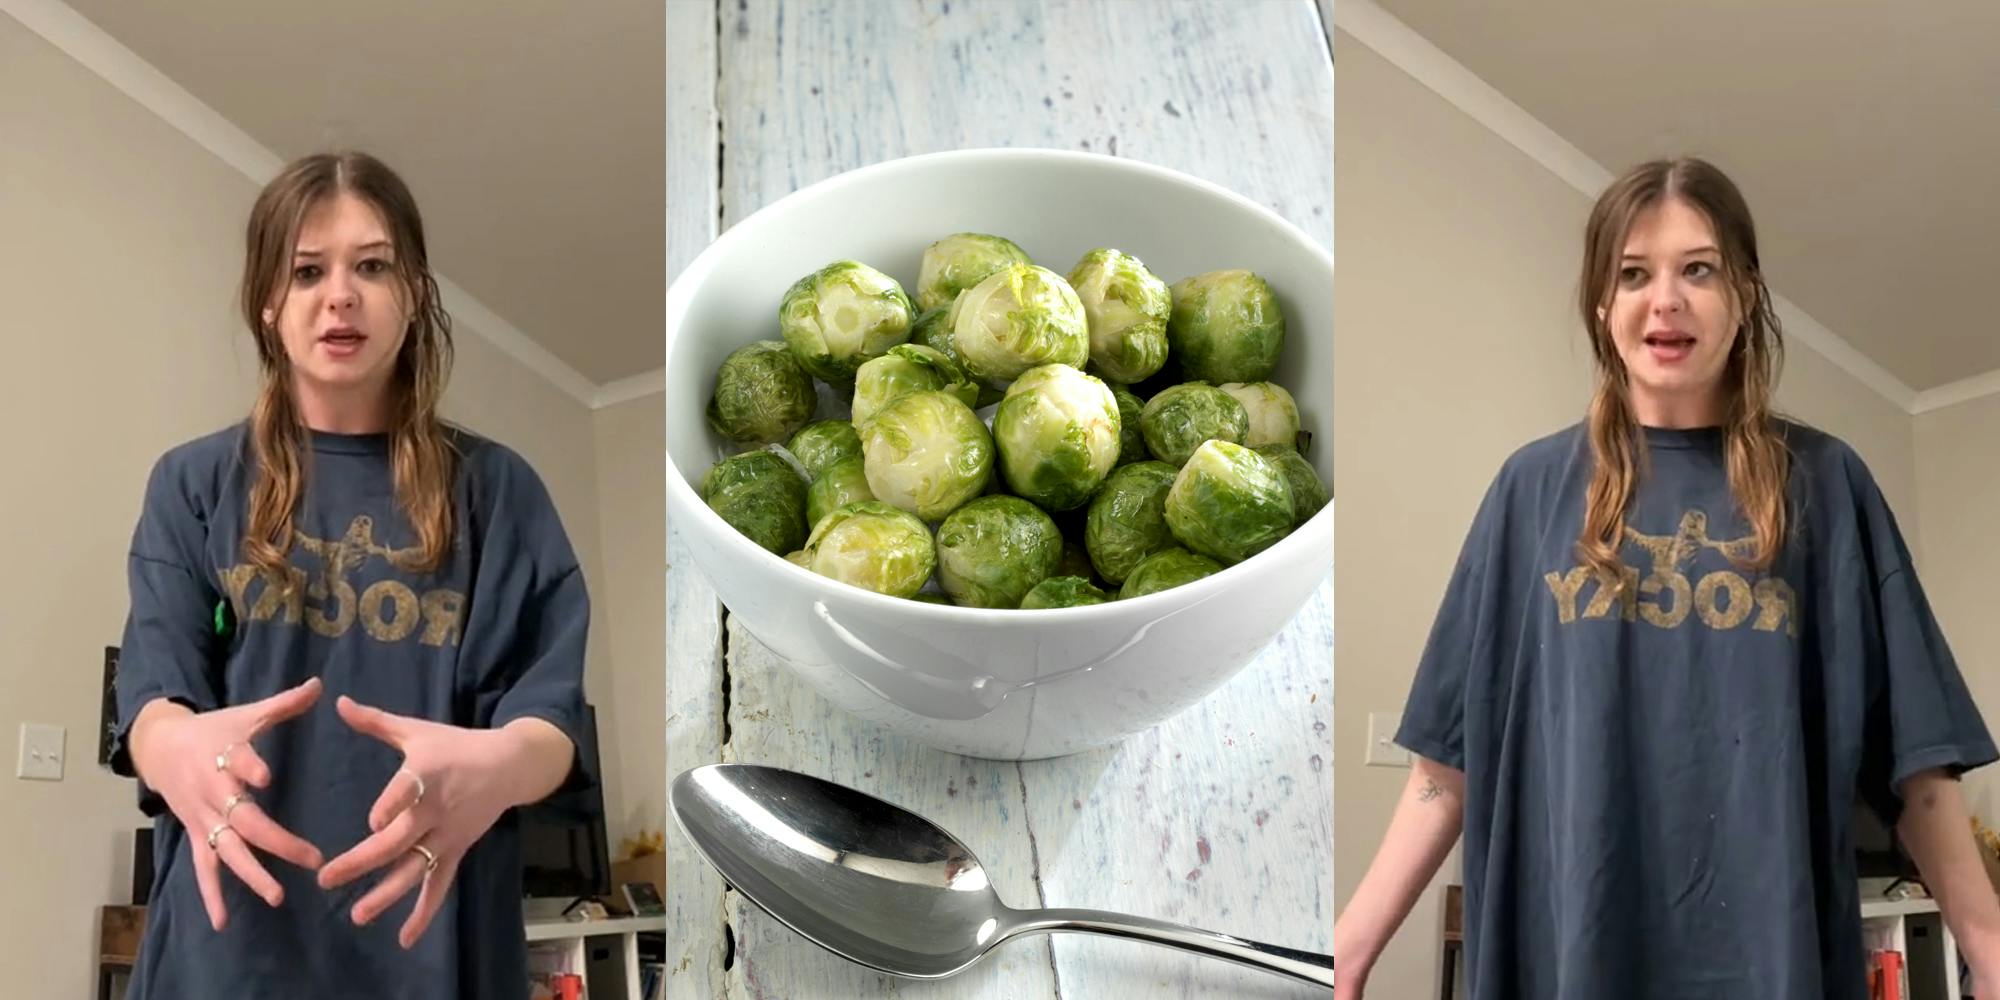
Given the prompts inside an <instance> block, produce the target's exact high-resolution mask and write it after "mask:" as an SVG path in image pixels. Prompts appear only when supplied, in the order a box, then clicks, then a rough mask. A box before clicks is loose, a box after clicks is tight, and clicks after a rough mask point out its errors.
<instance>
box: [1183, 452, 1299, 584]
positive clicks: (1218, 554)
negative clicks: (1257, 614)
mask: <svg viewBox="0 0 2000 1000" xmlns="http://www.w3.org/2000/svg"><path fill="white" fill-rule="evenodd" d="M1294 514H1295V512H1294V511H1293V510H1292V487H1291V483H1290V481H1288V480H1287V479H1286V478H1285V473H1284V471H1283V470H1282V469H1280V468H1278V466H1277V465H1276V464H1274V463H1273V462H1272V461H1271V460H1270V459H1267V458H1265V457H1264V456H1262V455H1259V454H1257V453H1256V452H1255V451H1252V450H1250V449H1249V448H1245V447H1243V446H1242V445H1240V444H1231V443H1230V442H1228V441H1209V442H1206V443H1204V444H1203V445H1202V446H1201V447H1200V448H1197V449H1195V453H1194V455H1193V456H1192V457H1190V458H1189V459H1188V460H1187V464H1186V465H1183V466H1181V471H1180V474H1179V475H1177V476H1175V477H1174V485H1173V488H1172V489H1170V490H1168V491H1167V527H1168V528H1169V529H1171V530H1172V531H1173V533H1174V539H1175V540H1176V541H1178V542H1180V543H1181V544H1182V545H1185V546H1187V547H1188V548H1189V549H1191V550H1193V551H1195V552H1199V553H1201V554H1202V555H1205V556H1209V557H1211V558H1214V559H1217V560H1219V561H1221V562H1223V563H1224V564H1233V563H1239V562H1242V561H1243V560H1245V559H1248V558H1250V557H1251V556H1254V555H1256V554H1257V553H1259V552H1262V551H1264V550H1265V549H1267V548H1270V547H1271V546H1272V545H1274V544H1276V543H1277V541H1278V539H1280V538H1283V537H1285V536H1286V535H1289V534H1291V532H1292V525H1293V524H1295V523H1296V521H1295V518H1294Z"/></svg>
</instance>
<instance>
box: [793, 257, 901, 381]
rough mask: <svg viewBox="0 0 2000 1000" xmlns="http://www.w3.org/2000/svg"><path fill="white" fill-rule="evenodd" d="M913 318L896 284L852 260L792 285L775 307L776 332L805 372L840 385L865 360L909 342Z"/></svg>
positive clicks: (830, 265)
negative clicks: (781, 336)
mask: <svg viewBox="0 0 2000 1000" xmlns="http://www.w3.org/2000/svg"><path fill="white" fill-rule="evenodd" d="M914 317H915V313H914V311H913V310H912V309H911V308H910V299H909V296H907V295H904V294H903V288H902V286H901V285H898V284H896V279H894V278H891V277H889V276H888V275H886V274H883V273H882V272H880V271H877V270H875V269H874V268H872V267H869V266H868V265H866V264H863V263H860V262H858V261H852V260H840V261H835V262H833V263H831V264H828V265H827V266H825V267H823V268H820V269H819V270H817V271H814V272H813V273H811V274H808V275H806V276H805V277H803V278H800V279H799V280H798V281H797V282H794V283H793V285H792V287H791V288H790V289H788V290H786V292H785V298H784V301H783V302H781V303H780V304H779V305H778V329H779V330H780V331H781V332H782V333H783V334H784V335H785V344H786V345H787V346H789V347H790V348H791V350H792V357H794V358H796V359H798V362H799V366H800V367H802V368H804V369H805V370H806V371H807V372H810V373H811V374H813V375H816V376H818V377H819V378H821V379H824V380H825V381H827V382H828V383H832V384H845V383H847V382H850V381H852V380H853V379H854V372H855V370H856V369H858V368H860V367H861V363H862V362H864V361H867V360H868V359H869V358H878V357H881V356H882V355H883V353H885V352H887V351H888V350H889V348H891V347H894V346H896V345H897V344H900V343H902V342H904V341H906V340H908V339H910V321H911V320H912V319H913V318H914Z"/></svg>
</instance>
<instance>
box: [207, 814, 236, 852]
mask: <svg viewBox="0 0 2000 1000" xmlns="http://www.w3.org/2000/svg"><path fill="white" fill-rule="evenodd" d="M232 829H235V828H234V827H232V826H230V825H229V822H228V821H227V820H224V821H223V822H220V823H217V824H215V826H213V827H211V828H210V829H209V831H208V849H209V850H211V851H213V850H215V842H216V840H218V839H219V838H221V836H222V831H224V830H232Z"/></svg>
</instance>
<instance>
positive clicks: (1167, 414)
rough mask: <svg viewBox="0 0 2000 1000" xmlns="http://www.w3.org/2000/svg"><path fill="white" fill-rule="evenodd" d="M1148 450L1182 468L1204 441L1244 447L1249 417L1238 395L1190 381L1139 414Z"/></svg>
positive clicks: (1156, 397)
mask: <svg viewBox="0 0 2000 1000" xmlns="http://www.w3.org/2000/svg"><path fill="white" fill-rule="evenodd" d="M1139 430H1140V432H1141V433H1143V434H1144V435H1145V437H1146V450H1148V451H1150V452H1152V453H1153V457H1154V458H1157V459H1159V460H1160V461H1163V462H1166V463H1167V464H1169V465H1176V466H1178V465H1181V464H1183V463H1185V462H1186V461H1187V460H1188V456H1189V455H1192V454H1194V450H1195V449H1196V448H1199V447H1201V443H1202V442H1203V441H1207V440H1210V439H1212V438H1219V439H1221V440H1224V441H1228V442H1230V443H1231V444H1242V443H1243V438H1244V437H1245V436H1247V435H1248V434H1249V433H1250V414H1249V412H1248V411H1246V410H1244V409H1243V404H1242V403H1239V402H1237V401H1236V397H1235V396H1231V395H1230V394H1228V393H1226V392H1223V391H1222V390H1221V389H1217V388H1216V387H1214V386H1212V385H1204V384H1202V383H1200V382H1187V383H1184V384H1181V385H1177V386H1174V387H1173V388H1171V389H1168V390H1166V391H1164V392H1161V393H1160V394H1159V395H1157V396H1154V397H1153V398H1152V399H1149V400H1147V401H1146V408H1145V409H1144V410H1141V411H1140V413H1139Z"/></svg>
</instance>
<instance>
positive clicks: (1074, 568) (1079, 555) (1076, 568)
mask: <svg viewBox="0 0 2000 1000" xmlns="http://www.w3.org/2000/svg"><path fill="white" fill-rule="evenodd" d="M1056 527H1057V528H1061V527H1062V525H1060V524H1058V525H1056ZM1096 569H1097V567H1095V566H1092V565H1091V564H1090V551H1089V549H1087V548H1086V547H1084V546H1082V545H1078V544H1077V543H1076V541H1075V539H1072V538H1071V537H1070V536H1069V533H1068V532H1064V533H1063V553H1062V560H1061V561H1059V562H1057V563H1056V575H1057V576H1080V577H1083V578H1084V579H1086V580H1088V579H1090V576H1091V574H1092V573H1093V572H1095V571H1096Z"/></svg>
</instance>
